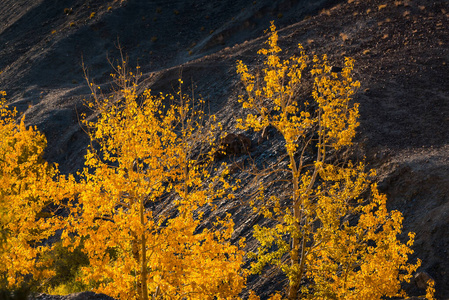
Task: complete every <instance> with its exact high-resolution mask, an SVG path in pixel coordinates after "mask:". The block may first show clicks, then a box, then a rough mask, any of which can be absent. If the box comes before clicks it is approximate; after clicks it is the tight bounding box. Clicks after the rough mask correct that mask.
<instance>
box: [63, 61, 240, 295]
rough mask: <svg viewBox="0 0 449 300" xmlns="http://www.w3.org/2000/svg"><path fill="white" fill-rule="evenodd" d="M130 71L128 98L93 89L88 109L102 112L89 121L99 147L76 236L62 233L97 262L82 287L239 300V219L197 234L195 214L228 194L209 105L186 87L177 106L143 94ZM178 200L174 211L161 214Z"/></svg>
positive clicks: (76, 212) (125, 81) (79, 206)
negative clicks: (214, 171)
mask: <svg viewBox="0 0 449 300" xmlns="http://www.w3.org/2000/svg"><path fill="white" fill-rule="evenodd" d="M124 66H125V65H123V67H118V68H117V70H118V72H119V73H118V75H116V77H115V78H116V80H117V82H118V83H119V85H120V88H121V89H120V90H119V96H120V97H121V99H120V100H114V99H113V98H102V97H97V95H96V93H97V92H96V90H97V87H95V86H94V85H93V84H92V85H91V86H92V90H93V91H94V92H93V93H94V101H93V102H91V103H90V104H89V105H90V106H91V107H94V108H95V109H96V110H97V111H98V112H99V113H100V114H99V116H98V119H97V120H96V121H95V122H93V121H88V120H85V124H86V125H87V126H88V127H89V128H90V131H89V135H90V137H91V144H92V145H91V147H90V148H89V150H88V153H87V155H86V166H85V168H84V170H83V172H82V174H81V176H82V181H81V185H82V188H81V192H80V194H79V197H78V201H77V202H75V203H74V205H75V206H74V208H73V209H72V213H71V216H70V218H69V220H68V222H70V224H71V229H72V232H73V234H74V235H75V236H76V239H75V241H73V234H72V235H71V234H70V232H69V231H66V232H65V233H64V234H63V238H64V239H65V241H66V244H67V245H69V244H72V246H77V244H78V243H79V241H80V240H81V239H82V240H84V249H85V252H86V254H87V255H88V257H89V260H90V265H89V266H87V267H84V268H83V270H82V271H83V277H82V279H81V280H83V281H84V282H85V283H86V284H90V285H91V286H94V288H95V290H96V291H98V292H102V293H106V294H108V295H111V296H113V297H116V298H119V299H131V298H137V299H149V297H153V299H232V298H235V297H237V295H238V293H239V292H240V291H241V290H242V288H243V287H244V284H245V276H244V274H245V272H244V271H242V270H241V264H242V258H243V252H242V251H241V250H239V248H238V247H237V246H234V245H231V244H230V242H229V239H230V237H231V234H232V232H233V222H232V220H231V219H230V218H229V216H225V217H224V218H222V219H219V220H217V222H216V224H215V227H213V228H210V229H202V230H200V229H199V228H198V225H199V223H200V221H201V218H202V214H201V213H197V209H198V208H201V207H205V206H207V205H211V204H212V201H213V200H214V199H216V198H219V197H224V196H227V195H228V194H227V188H228V184H227V183H226V182H225V181H224V178H223V176H224V174H222V173H220V172H219V173H218V175H216V176H212V175H211V174H210V172H209V167H208V166H209V165H210V164H211V162H212V152H213V149H211V146H210V145H209V144H210V143H212V138H213V131H211V130H210V126H205V124H208V122H209V120H207V119H206V117H205V116H204V115H203V113H202V111H200V110H198V109H197V104H201V100H200V101H198V102H199V103H195V101H194V99H191V98H189V97H187V96H186V95H184V94H182V92H181V89H180V90H179V92H178V94H177V95H176V99H175V96H173V95H158V96H153V95H151V93H150V90H146V91H145V92H143V94H142V96H141V97H138V96H137V92H136V89H137V83H136V82H135V81H130V80H129V78H131V79H132V78H133V77H132V74H131V73H127V72H126V71H125V68H124ZM181 84H182V82H181V81H180V86H181ZM115 96H117V95H115ZM177 99H178V100H177ZM176 101H178V103H175V102H176ZM208 147H209V148H208ZM206 148H208V149H209V152H207V151H206ZM206 183H207V184H206ZM170 195H175V196H176V199H175V201H174V206H173V207H172V208H167V210H166V212H165V213H163V212H159V213H157V214H156V213H155V212H154V209H155V207H156V205H157V204H158V203H160V202H162V201H164V199H166V198H168V197H170ZM168 203H169V202H167V204H165V205H169V204H168ZM195 215H198V216H197V217H194V216H195Z"/></svg>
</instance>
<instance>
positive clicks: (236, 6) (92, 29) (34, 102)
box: [0, 0, 449, 299]
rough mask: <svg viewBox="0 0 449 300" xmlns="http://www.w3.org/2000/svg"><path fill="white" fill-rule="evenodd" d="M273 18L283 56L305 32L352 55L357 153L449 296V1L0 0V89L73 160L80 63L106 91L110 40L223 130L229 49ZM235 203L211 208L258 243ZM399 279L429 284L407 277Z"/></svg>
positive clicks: (247, 215) (235, 106)
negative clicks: (190, 97)
mask: <svg viewBox="0 0 449 300" xmlns="http://www.w3.org/2000/svg"><path fill="white" fill-rule="evenodd" d="M270 20H275V24H276V26H277V27H278V29H279V35H280V46H281V48H283V49H284V51H285V53H286V54H287V55H291V54H294V53H297V52H298V50H297V44H298V43H301V44H302V45H303V46H304V47H305V49H306V51H307V52H308V54H328V56H329V60H330V61H331V62H332V63H333V64H334V65H337V66H338V65H341V64H342V62H343V60H344V57H345V56H351V57H353V58H355V61H356V62H355V73H356V76H355V77H356V79H357V80H359V81H360V82H361V85H362V86H361V88H360V90H359V92H358V94H357V95H356V98H355V100H356V101H357V102H359V103H360V111H361V119H360V124H361V125H360V127H359V135H358V138H357V146H356V150H357V151H356V152H357V155H358V156H359V157H360V158H361V157H366V161H367V162H368V163H369V164H370V166H371V167H374V168H376V169H378V180H379V186H380V187H381V190H382V192H384V193H386V194H387V196H388V199H389V206H390V208H391V209H398V210H400V211H401V212H402V213H403V214H404V217H405V219H404V232H405V233H407V232H409V231H414V232H416V234H417V235H416V243H415V245H414V247H413V248H414V250H415V253H414V255H413V257H412V258H413V259H416V258H417V257H419V258H421V259H422V261H423V264H422V267H421V268H420V271H425V272H427V273H428V274H429V275H430V276H432V277H433V278H434V279H435V281H436V294H437V297H438V299H449V273H448V272H449V254H448V252H447V251H448V250H447V249H448V248H449V236H448V235H447V231H446V230H448V231H449V130H448V128H449V76H448V74H449V67H448V63H449V3H448V2H447V1H445V0H398V1H392V0H347V1H331V0H321V1H312V0H275V1H269V0H257V1H244V0H238V1H230V0H220V1H202V0H201V1H200V0H198V1H162V0H161V1H142V0H122V1H118V0H115V1H106V0H104V1H88V0H63V1H56V0H3V1H2V2H1V3H0V57H1V60H0V72H1V73H0V89H1V90H6V92H7V93H8V99H10V100H11V102H12V104H13V105H14V106H16V107H17V109H18V110H19V111H20V112H25V113H26V121H27V123H28V124H34V125H37V126H38V128H39V129H40V130H41V131H43V132H44V133H45V134H46V136H47V139H48V150H47V155H46V156H47V159H48V160H49V161H52V162H57V163H59V164H60V168H61V170H62V172H64V173H69V172H75V171H76V170H78V169H79V168H81V167H82V164H83V154H84V153H85V149H86V145H87V136H85V134H84V132H83V131H82V129H81V128H80V126H79V123H78V116H79V114H80V113H81V112H84V111H86V110H85V108H84V107H83V105H82V100H83V99H85V98H87V97H89V90H88V88H87V84H86V83H85V80H84V73H83V68H82V64H83V63H84V65H85V66H86V68H87V70H88V72H89V77H90V78H92V79H93V80H94V81H95V82H96V83H99V84H101V85H102V86H103V87H104V89H105V90H107V89H108V87H109V86H110V84H109V80H110V77H109V74H110V73H111V70H112V68H111V66H110V65H109V62H108V59H109V60H110V61H114V60H116V59H118V58H119V57H120V56H119V51H118V49H117V47H118V45H120V46H121V48H122V49H123V52H124V53H126V54H127V55H128V59H129V62H130V64H131V65H134V66H135V65H137V64H138V65H140V66H141V70H142V71H143V73H144V75H143V77H142V84H141V86H142V88H146V87H151V89H152V90H154V91H172V90H173V87H172V85H173V83H174V82H176V80H177V79H178V78H179V76H180V74H182V77H183V79H184V81H185V82H186V83H187V84H188V85H189V86H191V85H193V86H194V87H195V93H196V94H201V95H202V96H203V97H204V99H206V100H207V101H208V104H209V106H210V110H211V112H212V113H215V114H217V116H218V117H219V119H220V121H221V122H222V123H223V124H225V127H226V128H225V129H226V130H227V131H228V132H236V130H235V128H234V125H235V119H236V117H238V116H239V115H240V114H242V112H241V107H240V104H239V103H238V102H237V95H238V94H239V93H240V92H241V91H242V87H241V85H240V84H239V80H238V77H237V75H236V72H235V62H236V60H243V61H244V62H245V63H246V64H250V65H251V66H254V67H256V66H257V65H258V64H260V60H259V57H258V56H257V55H256V52H257V50H258V49H260V48H261V47H262V46H263V42H264V41H265V40H266V36H264V30H265V29H266V28H268V26H269V21H270ZM245 134H247V135H248V137H250V138H251V139H252V142H253V143H252V144H253V146H252V148H251V156H252V157H253V158H254V159H256V160H265V159H267V157H269V155H270V153H272V152H275V151H277V148H278V147H280V140H279V137H277V136H273V137H272V138H271V139H270V140H266V141H263V142H261V143H258V136H257V135H255V134H251V133H245ZM244 159H245V156H241V157H239V158H237V160H244ZM239 176H240V175H239ZM241 176H242V179H244V175H241ZM251 188H252V187H251V186H249V187H247V189H248V190H246V191H242V192H241V194H240V197H242V198H244V196H245V193H246V192H249V191H250V190H251ZM237 202H238V201H237ZM237 204H238V203H229V202H225V201H224V202H223V203H221V205H220V209H219V211H218V212H215V213H223V212H225V211H227V212H231V213H232V214H233V216H234V220H235V222H236V237H235V238H236V239H237V238H238V237H239V236H246V237H247V238H248V240H249V242H248V248H249V249H251V248H254V247H255V243H254V241H253V240H252V238H251V231H250V227H251V225H252V224H254V223H256V222H263V220H260V219H259V218H257V217H256V216H254V215H252V213H251V210H250V209H248V208H246V207H242V206H239V205H237ZM160 209H161V210H162V209H163V207H160ZM210 217H212V216H210ZM206 221H207V218H206ZM285 284H286V281H285V279H284V278H283V277H282V276H280V275H279V274H278V273H277V272H276V271H275V270H273V272H272V274H271V275H270V277H267V278H260V277H250V278H249V286H250V288H252V289H255V290H256V291H258V292H259V293H260V294H261V295H265V296H266V295H268V294H270V293H271V292H273V291H275V290H277V289H281V288H282V287H283V286H284V285H285ZM405 288H406V289H407V290H408V291H409V293H410V294H412V295H422V294H424V291H423V290H420V289H419V288H417V287H416V286H415V285H414V284H410V285H408V286H406V287H405Z"/></svg>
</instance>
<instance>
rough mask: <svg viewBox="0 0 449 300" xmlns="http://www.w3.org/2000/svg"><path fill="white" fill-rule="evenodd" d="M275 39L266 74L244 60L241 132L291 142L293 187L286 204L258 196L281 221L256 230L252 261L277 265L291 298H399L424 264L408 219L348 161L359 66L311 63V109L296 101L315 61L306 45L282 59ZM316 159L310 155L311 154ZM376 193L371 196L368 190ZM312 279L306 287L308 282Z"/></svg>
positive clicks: (257, 265)
mask: <svg viewBox="0 0 449 300" xmlns="http://www.w3.org/2000/svg"><path fill="white" fill-rule="evenodd" d="M277 41H278V35H277V32H276V28H275V26H274V25H273V24H272V25H271V34H270V37H269V39H268V41H267V45H268V47H267V48H266V49H261V50H259V52H258V53H259V54H261V55H263V56H264V57H265V62H264V68H263V70H262V72H261V74H252V73H251V72H250V71H249V70H248V67H247V66H246V65H245V64H243V62H242V61H238V62H237V72H238V73H239V74H240V76H241V79H242V82H243V84H244V86H245V89H246V94H245V95H241V96H240V99H239V100H240V102H241V103H242V105H243V107H244V108H246V109H248V110H250V112H249V113H248V114H247V115H246V117H245V118H244V119H240V120H238V121H239V127H240V128H242V129H249V128H252V129H254V130H255V131H260V130H262V129H264V128H266V127H267V126H273V127H274V128H276V129H277V131H278V132H279V133H280V134H281V135H282V136H283V138H284V140H285V150H286V153H287V156H286V157H287V159H288V171H289V172H290V174H291V176H290V190H289V195H288V197H287V199H288V201H287V204H286V205H285V204H284V203H285V199H281V198H280V197H279V196H271V197H269V199H267V198H266V197H265V196H264V186H263V185H262V183H261V188H260V194H259V196H258V199H256V200H255V201H254V202H253V203H254V207H255V209H256V210H257V211H259V212H260V213H261V214H263V215H264V216H265V217H269V218H271V219H273V220H275V221H277V225H276V226H273V227H260V226H257V225H256V226H255V227H254V236H255V237H256V238H257V239H258V240H259V242H260V246H259V248H258V252H257V253H253V254H252V257H253V258H255V259H256V261H255V262H254V263H253V265H252V270H253V272H255V273H260V272H262V270H263V268H264V266H265V265H266V264H274V265H277V266H278V267H279V268H280V269H282V271H283V272H284V273H285V274H286V275H287V277H288V279H289V283H290V285H289V291H288V298H289V299H297V298H298V297H301V298H304V299H381V298H382V297H385V296H387V297H392V296H397V295H399V294H404V293H403V292H401V291H400V290H401V287H400V283H401V282H403V281H409V279H410V277H411V273H412V272H413V271H415V270H416V268H417V267H418V266H419V264H420V262H419V261H418V263H417V264H415V265H411V264H408V263H407V260H408V255H409V254H411V253H412V252H413V251H412V250H411V249H410V246H411V245H412V243H413V238H414V234H409V241H408V242H407V244H403V243H401V242H400V241H399V240H398V235H399V234H400V233H401V232H402V214H401V213H400V212H398V211H392V212H388V211H387V209H386V197H385V196H384V195H381V194H379V192H378V191H377V188H376V185H375V184H373V185H371V184H370V183H369V182H370V178H371V177H372V176H373V175H374V172H373V171H370V172H366V171H365V170H364V169H365V166H364V164H363V163H359V164H354V163H352V162H351V161H348V160H347V159H343V158H342V157H340V156H341V153H343V152H342V150H344V149H345V148H347V147H349V146H351V145H352V143H353V139H354V136H355V133H356V128H357V126H358V121H357V118H358V116H359V113H358V104H357V103H353V101H352V96H353V95H354V93H355V91H356V89H357V88H358V87H359V86H360V84H359V82H358V81H354V80H353V78H352V75H351V73H352V70H353V66H354V62H353V60H352V59H351V58H346V59H345V64H344V67H343V68H342V70H341V72H339V73H337V72H332V68H331V66H330V65H329V63H328V60H327V57H326V56H325V55H324V56H322V57H321V58H319V57H318V56H314V57H313V58H312V59H311V63H312V66H311V67H309V70H310V75H311V77H312V80H313V91H312V93H311V97H312V99H313V103H310V104H309V103H308V102H307V101H305V102H299V99H297V95H298V92H299V89H300V88H301V86H302V85H301V83H302V77H303V72H304V71H305V70H306V68H308V64H309V63H310V59H309V57H308V56H307V55H306V54H305V52H304V50H303V47H302V46H301V45H300V44H299V45H298V48H299V53H300V55H299V56H292V57H290V58H288V59H285V60H282V59H281V58H280V57H279V54H280V52H281V49H280V47H279V46H278V44H277ZM312 156H313V157H312ZM367 190H371V196H370V197H369V199H366V196H364V195H365V191H367ZM304 280H306V281H307V282H309V284H307V285H301V282H303V281H304Z"/></svg>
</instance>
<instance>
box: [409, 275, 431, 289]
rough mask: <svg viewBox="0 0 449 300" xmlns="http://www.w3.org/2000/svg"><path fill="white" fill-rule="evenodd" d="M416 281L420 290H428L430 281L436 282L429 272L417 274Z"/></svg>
mask: <svg viewBox="0 0 449 300" xmlns="http://www.w3.org/2000/svg"><path fill="white" fill-rule="evenodd" d="M414 279H415V284H416V286H417V287H418V288H420V289H426V288H427V282H428V281H429V280H430V281H435V280H434V279H433V278H432V276H430V275H429V274H428V273H427V272H419V273H416V274H415V277H414Z"/></svg>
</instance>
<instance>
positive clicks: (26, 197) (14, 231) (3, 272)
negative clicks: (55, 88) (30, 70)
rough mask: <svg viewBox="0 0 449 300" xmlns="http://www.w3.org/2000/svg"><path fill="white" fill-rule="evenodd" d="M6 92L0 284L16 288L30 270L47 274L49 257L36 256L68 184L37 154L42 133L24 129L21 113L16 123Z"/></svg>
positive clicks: (0, 128)
mask: <svg viewBox="0 0 449 300" xmlns="http://www.w3.org/2000/svg"><path fill="white" fill-rule="evenodd" d="M5 95H6V93H5V92H0V96H1V99H0V239H1V243H0V261H1V262H2V263H1V264H0V277H1V278H2V282H1V284H2V288H16V287H19V286H20V285H21V284H22V283H23V281H24V279H25V277H27V276H28V277H29V275H33V280H42V279H43V278H47V277H49V276H51V275H52V272H51V271H49V270H47V269H46V267H47V266H48V265H49V263H51V262H50V261H48V260H42V259H38V258H39V257H41V256H42V255H43V254H44V253H46V252H48V251H50V247H48V246H46V245H45V244H43V242H44V241H45V240H47V239H48V238H49V237H51V236H53V235H54V234H55V232H56V230H58V229H60V228H61V226H62V225H61V222H60V220H59V218H58V217H57V216H55V215H54V213H55V212H56V211H57V209H58V208H59V207H58V205H59V201H60V199H63V198H64V197H66V196H67V193H68V191H69V189H70V186H71V185H70V180H67V179H66V178H64V177H62V176H59V174H58V172H57V168H56V166H51V165H49V164H47V163H46V162H45V161H44V160H43V159H42V155H43V151H44V148H45V147H46V139H45V137H44V135H43V134H41V133H39V132H38V131H37V129H36V128H33V127H28V128H27V127H26V126H25V124H24V117H22V119H21V121H20V123H19V124H17V123H16V122H15V117H16V111H15V110H10V109H8V106H7V105H6V100H5V98H4V96H5ZM62 186H65V187H66V188H67V190H64V188H62Z"/></svg>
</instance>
